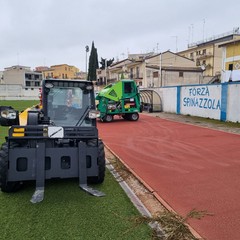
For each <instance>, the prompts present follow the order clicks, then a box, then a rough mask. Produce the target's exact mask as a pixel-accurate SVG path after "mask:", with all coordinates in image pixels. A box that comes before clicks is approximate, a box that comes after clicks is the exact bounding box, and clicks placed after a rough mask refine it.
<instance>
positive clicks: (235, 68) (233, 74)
mask: <svg viewBox="0 0 240 240" xmlns="http://www.w3.org/2000/svg"><path fill="white" fill-rule="evenodd" d="M219 48H221V49H222V79H221V80H222V82H229V81H240V40H233V41H230V42H227V43H224V44H221V45H219Z"/></svg>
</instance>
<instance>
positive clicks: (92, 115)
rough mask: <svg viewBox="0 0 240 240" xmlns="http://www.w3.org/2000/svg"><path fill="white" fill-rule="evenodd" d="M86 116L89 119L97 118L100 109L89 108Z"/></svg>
mask: <svg viewBox="0 0 240 240" xmlns="http://www.w3.org/2000/svg"><path fill="white" fill-rule="evenodd" d="M88 117H89V118H90V119H95V118H99V117H100V111H98V110H90V111H89V113H88Z"/></svg>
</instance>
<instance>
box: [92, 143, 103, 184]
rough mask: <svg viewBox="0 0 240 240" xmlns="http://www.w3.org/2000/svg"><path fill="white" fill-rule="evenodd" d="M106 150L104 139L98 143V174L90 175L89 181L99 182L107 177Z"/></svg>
mask: <svg viewBox="0 0 240 240" xmlns="http://www.w3.org/2000/svg"><path fill="white" fill-rule="evenodd" d="M105 165H106V162H105V152H104V145H103V142H102V140H99V143H98V176H96V177H88V183H94V184H99V183H102V182H103V181H104V178H105Z"/></svg>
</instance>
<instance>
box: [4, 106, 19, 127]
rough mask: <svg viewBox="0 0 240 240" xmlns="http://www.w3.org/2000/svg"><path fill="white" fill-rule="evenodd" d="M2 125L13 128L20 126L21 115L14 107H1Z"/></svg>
mask: <svg viewBox="0 0 240 240" xmlns="http://www.w3.org/2000/svg"><path fill="white" fill-rule="evenodd" d="M0 125H1V126H12V125H19V113H18V111H17V110H14V109H13V108H12V107H6V106H1V107H0Z"/></svg>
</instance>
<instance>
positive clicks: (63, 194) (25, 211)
mask: <svg viewBox="0 0 240 240" xmlns="http://www.w3.org/2000/svg"><path fill="white" fill-rule="evenodd" d="M35 103H37V101H35V102H33V101H12V102H10V101H0V105H10V106H12V107H14V108H16V109H19V110H23V109H25V108H26V107H28V106H32V105H33V104H35ZM4 129H5V130H4ZM0 133H1V139H0V141H1V143H2V142H3V141H4V136H5V135H6V134H7V128H6V127H0ZM94 187H96V188H97V189H99V190H101V191H103V192H104V193H106V196H105V197H101V198H97V197H93V196H91V195H89V194H87V193H85V192H84V191H82V190H80V189H79V187H78V180H75V179H70V180H49V181H47V182H46V188H45V199H44V201H43V202H41V203H38V204H32V203H30V198H31V196H32V194H33V192H34V190H35V183H34V182H31V183H28V184H27V185H26V186H25V187H24V188H23V189H22V190H20V191H19V192H17V193H11V194H6V193H2V192H0V219H1V220H0V239H7V240H13V239H14V240H28V239H34V240H38V239H39V240H40V239H41V240H55V239H56V240H61V239H63V240H68V239H69V240H74V239H76V240H78V239H83V240H88V239H89V240H92V239H104V240H107V239H114V240H115V239H130V240H132V239H136V240H141V239H143V240H145V239H151V229H150V228H149V227H148V225H146V224H142V225H140V226H136V225H135V223H134V220H133V219H134V218H135V217H136V216H139V215H140V214H139V213H138V211H137V210H136V208H135V207H134V206H133V205H132V203H131V201H130V200H129V199H128V197H127V196H126V194H125V193H124V191H123V190H122V189H121V187H120V186H119V184H118V183H117V182H116V181H115V179H114V178H113V176H112V175H111V174H110V173H109V171H107V172H106V177H105V181H104V183H103V184H101V185H97V186H94Z"/></svg>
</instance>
